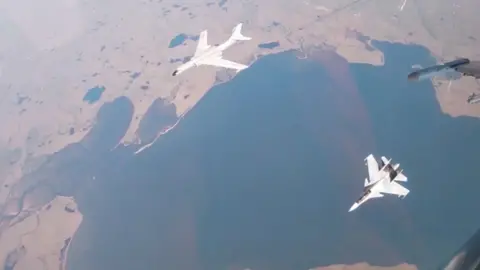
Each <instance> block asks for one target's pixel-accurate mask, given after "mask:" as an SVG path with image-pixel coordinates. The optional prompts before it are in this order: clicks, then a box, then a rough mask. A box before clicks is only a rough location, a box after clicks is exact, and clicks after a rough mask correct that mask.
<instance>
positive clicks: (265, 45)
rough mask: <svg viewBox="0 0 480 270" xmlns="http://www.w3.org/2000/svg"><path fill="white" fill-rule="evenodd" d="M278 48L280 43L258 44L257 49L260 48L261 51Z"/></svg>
mask: <svg viewBox="0 0 480 270" xmlns="http://www.w3.org/2000/svg"><path fill="white" fill-rule="evenodd" d="M278 46H280V42H278V41H273V42H267V43H260V44H258V47H259V48H262V49H273V48H275V47H278Z"/></svg>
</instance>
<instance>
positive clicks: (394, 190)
mask: <svg viewBox="0 0 480 270" xmlns="http://www.w3.org/2000/svg"><path fill="white" fill-rule="evenodd" d="M379 192H382V193H389V194H393V195H398V196H404V197H405V196H407V194H408V193H409V192H410V190H408V189H406V188H404V187H403V186H402V185H400V184H398V183H397V182H395V181H392V182H388V183H385V185H384V186H383V187H382V188H381V189H380V190H379Z"/></svg>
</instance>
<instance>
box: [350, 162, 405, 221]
mask: <svg viewBox="0 0 480 270" xmlns="http://www.w3.org/2000/svg"><path fill="white" fill-rule="evenodd" d="M365 161H366V165H367V167H368V178H369V179H370V181H369V179H367V178H365V187H364V188H363V194H362V196H361V197H360V198H359V199H358V200H357V201H356V202H355V203H354V204H353V205H352V207H351V208H350V210H348V212H351V211H353V210H355V209H357V208H358V207H359V206H360V205H361V204H362V203H364V202H366V201H368V200H369V199H372V198H381V197H383V194H384V193H388V194H394V195H398V197H405V196H407V194H408V193H409V192H410V191H409V190H408V189H406V188H404V187H403V186H401V185H400V184H398V183H397V181H398V182H407V177H406V176H405V175H404V174H403V173H402V170H400V169H399V167H400V164H395V165H392V164H391V163H390V162H391V161H392V159H389V160H387V158H385V157H381V162H380V164H378V163H377V161H376V160H375V158H374V157H373V155H372V154H370V155H368V157H367V158H365Z"/></svg>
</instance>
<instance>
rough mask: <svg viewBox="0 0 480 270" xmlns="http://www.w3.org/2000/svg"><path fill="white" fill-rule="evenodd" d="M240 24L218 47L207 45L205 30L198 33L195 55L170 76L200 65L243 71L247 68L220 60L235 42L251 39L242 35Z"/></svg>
mask: <svg viewBox="0 0 480 270" xmlns="http://www.w3.org/2000/svg"><path fill="white" fill-rule="evenodd" d="M241 31H242V24H241V23H239V24H237V26H235V28H233V30H232V35H231V36H230V38H229V39H227V41H225V42H224V43H222V44H220V45H218V46H210V45H208V43H207V30H204V31H202V32H201V33H200V38H199V39H198V45H197V49H196V51H195V54H194V55H193V57H192V59H190V61H188V62H186V63H184V64H182V65H181V66H179V67H178V68H177V69H176V70H175V71H174V72H173V74H172V76H176V75H178V74H180V73H182V72H184V71H185V70H187V69H189V68H191V67H197V66H200V65H209V66H217V67H224V68H231V69H235V70H237V72H240V71H241V70H243V69H246V68H247V67H248V66H247V65H243V64H239V63H235V62H232V61H229V60H225V59H223V58H222V52H223V51H224V50H226V49H227V48H229V47H230V46H232V45H233V44H235V43H236V42H237V41H241V40H250V39H252V38H251V37H246V36H244V35H242V33H241Z"/></svg>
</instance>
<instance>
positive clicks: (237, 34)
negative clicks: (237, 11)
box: [230, 23, 252, 40]
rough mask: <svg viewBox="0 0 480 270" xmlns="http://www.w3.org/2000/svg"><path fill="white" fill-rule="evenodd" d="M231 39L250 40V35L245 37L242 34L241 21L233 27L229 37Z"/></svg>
mask: <svg viewBox="0 0 480 270" xmlns="http://www.w3.org/2000/svg"><path fill="white" fill-rule="evenodd" d="M230 38H231V39H233V40H250V39H252V38H251V37H246V36H244V35H242V23H239V24H237V26H235V28H233V31H232V36H231V37H230Z"/></svg>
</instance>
